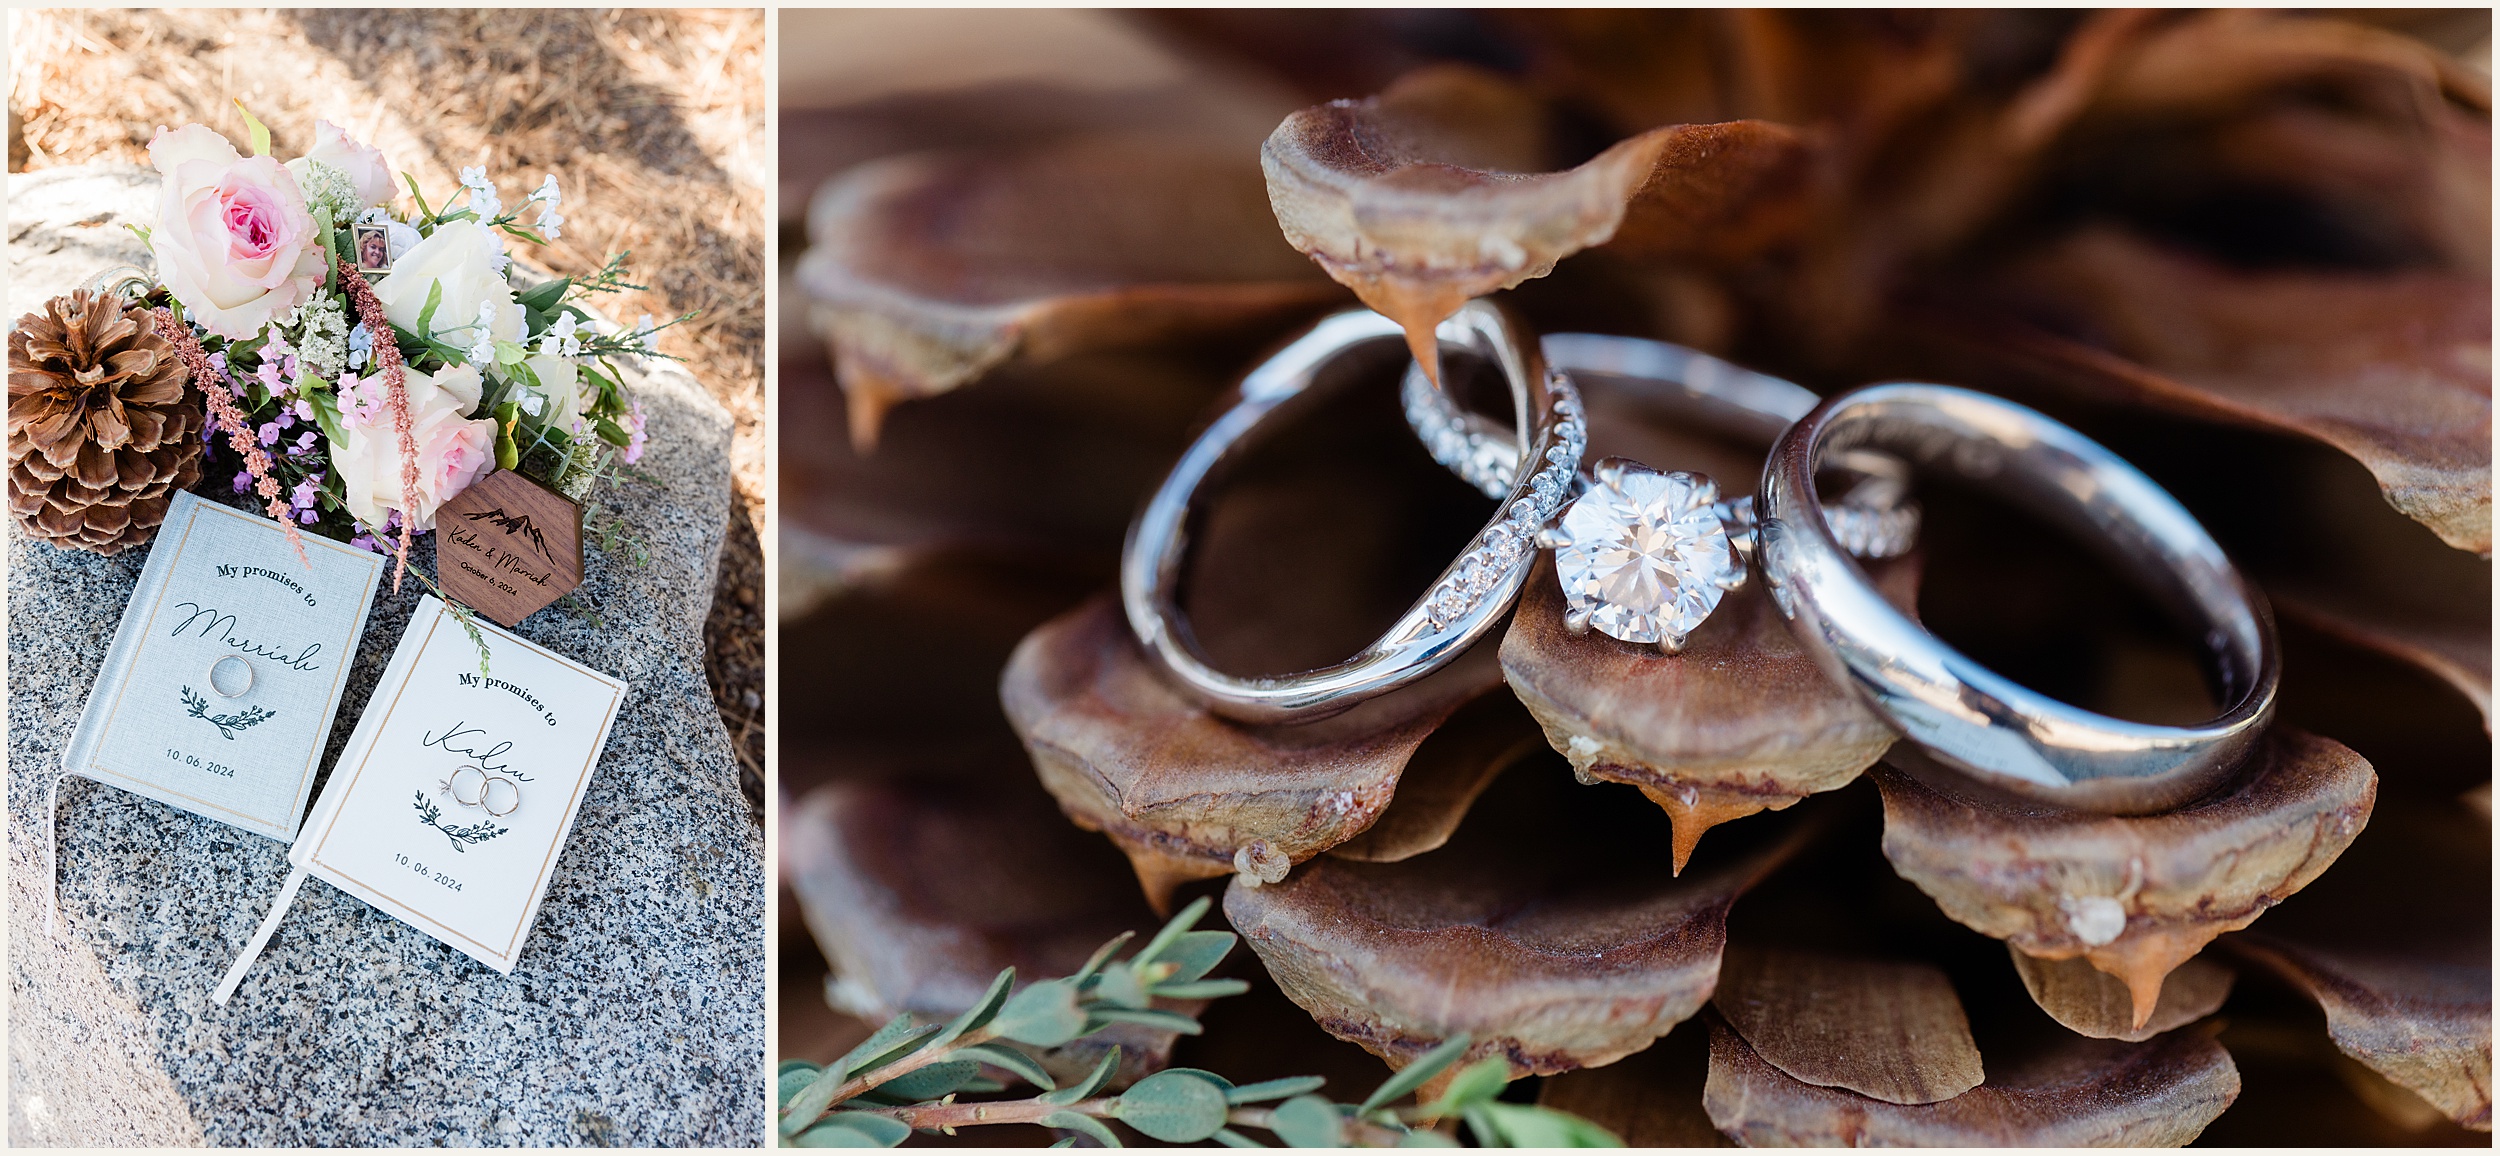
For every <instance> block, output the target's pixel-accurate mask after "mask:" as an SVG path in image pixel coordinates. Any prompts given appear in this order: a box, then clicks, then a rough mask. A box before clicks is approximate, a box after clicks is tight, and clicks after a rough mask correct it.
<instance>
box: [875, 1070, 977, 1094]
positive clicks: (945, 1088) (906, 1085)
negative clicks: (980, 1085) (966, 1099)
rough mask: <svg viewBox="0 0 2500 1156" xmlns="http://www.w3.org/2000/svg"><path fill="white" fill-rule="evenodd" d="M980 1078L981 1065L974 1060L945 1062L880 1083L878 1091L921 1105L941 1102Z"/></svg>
mask: <svg viewBox="0 0 2500 1156" xmlns="http://www.w3.org/2000/svg"><path fill="white" fill-rule="evenodd" d="M980 1076H981V1065H979V1064H976V1063H973V1062H972V1061H970V1060H941V1061H939V1062H937V1063H934V1064H931V1065H929V1066H927V1067H925V1068H920V1069H917V1070H915V1071H909V1072H905V1073H903V1074H902V1075H899V1076H896V1077H894V1078H893V1079H891V1080H887V1081H885V1082H884V1083H881V1084H878V1085H877V1092H878V1094H879V1095H883V1096H890V1097H894V1098H896V1099H901V1100H907V1101H911V1102H914V1103H917V1102H919V1101H922V1100H936V1099H941V1098H943V1097H944V1096H945V1095H946V1094H947V1093H949V1092H960V1091H962V1090H963V1089H964V1085H965V1084H968V1083H970V1082H972V1081H973V1080H976V1079H979V1078H980Z"/></svg>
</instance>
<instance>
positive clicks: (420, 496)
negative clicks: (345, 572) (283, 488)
mask: <svg viewBox="0 0 2500 1156" xmlns="http://www.w3.org/2000/svg"><path fill="white" fill-rule="evenodd" d="M407 373H408V416H409V417H410V418H411V419H412V422H413V427H414V428H413V430H412V431H411V432H413V433H414V434H415V436H416V441H417V492H416V494H415V495H413V497H414V500H413V501H412V502H411V503H410V504H411V505H413V506H415V507H416V508H415V509H413V510H409V509H403V508H402V507H401V505H400V492H399V483H400V476H399V433H398V431H397V430H396V429H395V428H393V427H392V425H391V413H390V407H389V406H388V405H379V406H374V407H372V410H371V417H370V419H369V420H366V421H361V422H359V421H356V420H354V419H353V418H350V417H348V415H347V414H346V413H345V412H342V413H341V415H340V416H341V417H342V418H343V419H346V420H347V421H348V424H347V426H346V428H345V429H343V430H342V431H340V432H341V434H342V435H343V436H342V438H341V444H339V445H336V446H332V447H331V452H330V465H331V468H332V469H334V470H336V471H337V472H338V477H339V480H340V481H341V482H343V483H345V485H346V487H347V512H348V513H350V514H353V515H355V516H356V519H357V520H358V521H361V522H363V523H364V524H365V525H367V526H379V525H382V524H383V522H384V520H385V519H387V518H388V517H389V512H390V511H393V510H399V511H400V512H401V513H402V514H403V515H405V516H406V517H407V519H408V524H409V525H410V526H411V527H412V528H414V529H416V530H418V531H425V530H431V529H433V528H434V511H435V509H436V508H437V507H439V506H441V505H442V504H443V503H445V502H448V501H450V500H451V499H452V498H454V497H457V496H458V495H459V493H460V491H462V490H465V489H468V488H469V483H471V482H474V481H476V480H477V479H478V477H479V475H481V474H484V473H486V472H487V471H488V470H491V469H493V468H494V466H495V423H494V422H493V421H491V420H484V419H481V420H477V421H471V420H469V419H468V418H466V417H464V416H462V415H463V414H465V413H466V412H467V410H468V409H469V407H471V406H474V405H476V404H477V399H478V390H479V389H480V388H482V387H483V386H484V384H485V382H484V381H483V380H482V379H481V378H480V377H479V376H478V372H477V370H476V369H474V368H472V367H470V366H466V365H462V366H455V367H453V368H450V369H446V370H443V371H442V372H440V373H436V374H433V375H431V376H429V375H427V374H425V373H423V372H420V371H418V370H414V369H411V370H408V371H407ZM362 391H363V392H366V393H371V394H374V395H375V396H380V394H381V392H382V379H381V377H380V376H379V375H376V376H374V377H370V378H367V379H366V380H365V382H364V384H363V387H362Z"/></svg>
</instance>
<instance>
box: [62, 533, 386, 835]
mask: <svg viewBox="0 0 2500 1156" xmlns="http://www.w3.org/2000/svg"><path fill="white" fill-rule="evenodd" d="M303 542H304V553H305V558H303V559H298V558H297V557H296V556H295V548H294V547H293V546H291V545H289V544H288V543H287V540H286V531H285V530H283V529H281V528H280V527H279V526H278V524H277V523H275V522H272V521H270V520H269V519H267V518H263V517H260V516H257V515H254V514H249V513H245V512H243V511H241V510H236V509H232V508H230V507H226V506H221V505H218V504H217V503H215V502H210V501H205V500H202V499H201V498H199V497H197V496H195V495H193V494H190V493H188V492H182V491H177V492H176V493H175V494H174V498H173V505H172V506H171V508H170V509H169V510H168V511H167V513H166V515H165V523H164V526H163V528H162V529H160V530H158V531H157V534H156V540H155V542H154V543H153V544H152V545H150V546H149V547H148V561H147V565H146V566H145V567H144V568H143V569H141V570H140V572H139V584H138V586H137V587H136V588H135V589H134V590H133V591H132V593H131V596H130V604H129V605H128V606H127V607H125V608H124V609H123V610H122V620H121V626H120V627H119V628H118V629H116V630H115V631H114V632H113V643H112V646H111V648H110V649H108V650H106V651H105V654H104V665H103V666H102V668H101V669H100V670H99V672H98V674H97V676H96V684H95V689H94V690H93V691H91V692H89V694H88V696H87V706H86V710H85V711H84V712H83V713H82V714H80V715H79V718H78V727H77V729H76V730H74V731H72V732H71V733H70V740H69V746H68V747H67V749H66V750H65V752H64V753H63V756H62V769H63V770H64V771H67V772H69V773H70V774H74V775H81V776H84V777H86V778H90V779H94V780H95V781H97V782H100V783H110V784H112V785H114V786H116V787H120V788H123V789H124V790H128V791H133V792H136V793H138V794H141V795H145V796H147V797H148V798H151V799H155V800H157V801H158V802H161V803H166V804H170V805H172V806H176V807H180V808H182V809H183V810H186V811H190V812H192V813H194V814H198V815H205V816H207V817H208V818H211V819H215V820H218V821H219V822H224V823H231V824H233V825H235V826H237V827H241V828H243V829H244V830H246V831H251V832H254V833H256V834H261V835H267V836H269V837H270V838H272V839H288V838H292V837H293V836H294V835H295V830H296V827H297V825H298V824H299V823H300V822H301V821H302V819H303V817H304V800H305V798H306V796H308V795H309V794H311V792H312V782H313V772H314V771H315V770H316V769H318V768H319V766H320V764H321V749H322V747H323V746H325V745H327V744H328V742H329V739H330V722H331V720H332V718H333V717H335V716H336V715H337V713H338V708H339V696H340V695H341V694H343V693H344V692H345V691H346V688H347V667H348V664H349V663H350V662H352V661H353V660H354V659H355V657H356V639H357V637H358V636H359V635H361V634H363V633H364V629H365V615H366V612H367V611H369V610H371V609H372V608H373V591H374V587H375V585H376V584H377V583H379V582H380V581H381V579H382V567H383V565H384V562H383V559H382V558H381V557H380V556H378V555H375V554H369V553H366V552H365V551H363V550H358V549H356V548H354V547H352V546H347V545H343V544H341V543H338V542H333V541H331V540H329V539H327V538H322V537H318V536H316V535H312V534H306V535H304V536H303ZM307 562H309V565H307ZM29 609H30V610H31V612H33V613H42V608H40V607H34V608H29Z"/></svg>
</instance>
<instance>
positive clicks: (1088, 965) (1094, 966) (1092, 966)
mask: <svg viewBox="0 0 2500 1156" xmlns="http://www.w3.org/2000/svg"><path fill="white" fill-rule="evenodd" d="M585 372H587V371H585ZM593 376H596V375H593ZM1135 938H1137V933H1136V932H1134V931H1123V932H1121V933H1119V934H1118V935H1115V936H1112V937H1111V942H1109V943H1106V944H1103V945H1102V946H1101V947H1097V948H1095V949H1094V956H1093V958H1091V959H1088V960H1086V961H1085V966H1083V967H1080V968H1078V969H1076V974H1075V975H1072V976H1070V977H1068V978H1070V979H1074V980H1078V981H1080V982H1081V981H1084V980H1088V979H1092V978H1093V976H1094V973H1095V972H1097V971H1100V970H1102V965H1104V964H1106V963H1109V962H1111V954H1112V953H1113V952H1115V951H1118V950H1120V948H1121V946H1122V945H1124V944H1126V943H1127V942H1128V941H1129V940H1132V939H1135Z"/></svg>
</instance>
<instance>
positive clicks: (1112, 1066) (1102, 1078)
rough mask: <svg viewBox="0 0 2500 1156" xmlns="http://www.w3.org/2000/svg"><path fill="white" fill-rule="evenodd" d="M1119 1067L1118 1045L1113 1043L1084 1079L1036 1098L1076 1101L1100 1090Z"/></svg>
mask: <svg viewBox="0 0 2500 1156" xmlns="http://www.w3.org/2000/svg"><path fill="white" fill-rule="evenodd" d="M1119 1068H1120V1045H1118V1044H1113V1045H1111V1049H1110V1050H1109V1051H1107V1052H1105V1053H1103V1057H1102V1060H1101V1062H1099V1063H1097V1064H1095V1065H1094V1070H1093V1071H1091V1072H1088V1073H1086V1075H1085V1078H1084V1079H1082V1080H1078V1081H1077V1082H1075V1083H1073V1084H1070V1085H1068V1086H1067V1087H1064V1088H1061V1089H1059V1090H1057V1091H1053V1092H1045V1093H1043V1094H1042V1095H1041V1096H1039V1097H1037V1098H1038V1099H1040V1100H1041V1101H1042V1102H1043V1103H1045V1104H1073V1103H1076V1102H1077V1101H1079V1100H1082V1099H1084V1098H1085V1097H1087V1096H1091V1095H1093V1094H1094V1093H1096V1092H1099V1091H1101V1090H1102V1086H1103V1085H1104V1084H1107V1083H1110V1082H1111V1073H1113V1072H1115V1071H1118V1070H1119Z"/></svg>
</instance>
